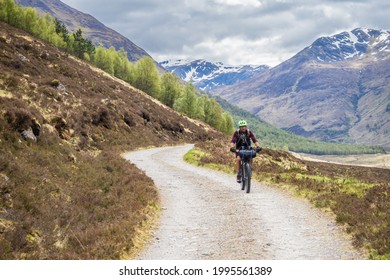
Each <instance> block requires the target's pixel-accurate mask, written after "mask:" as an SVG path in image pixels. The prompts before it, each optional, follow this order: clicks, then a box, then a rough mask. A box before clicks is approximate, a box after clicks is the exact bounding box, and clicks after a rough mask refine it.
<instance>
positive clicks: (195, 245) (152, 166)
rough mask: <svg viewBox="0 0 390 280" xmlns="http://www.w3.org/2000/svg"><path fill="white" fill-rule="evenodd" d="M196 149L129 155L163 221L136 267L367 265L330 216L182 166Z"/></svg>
mask: <svg viewBox="0 0 390 280" xmlns="http://www.w3.org/2000/svg"><path fill="white" fill-rule="evenodd" d="M192 147H193V145H185V146H179V147H164V148H155V149H149V150H142V151H136V152H131V153H127V154H126V155H125V158H126V159H127V160H129V161H131V162H132V163H134V164H135V165H137V166H138V167H139V168H140V169H142V170H144V171H145V173H146V174H147V176H149V177H151V178H152V179H153V180H154V182H155V184H156V185H157V187H158V189H159V191H160V194H161V200H162V209H163V213H162V216H161V219H160V221H159V227H158V229H157V230H156V231H155V233H154V240H153V241H152V243H151V244H150V246H148V247H147V248H146V249H145V251H144V252H143V253H142V254H141V255H139V259H155V260H158V259H166V260H173V259H175V260H190V259H203V260H207V259H224V260H227V259H276V260H292V259H332V260H337V259H364V256H363V255H361V254H360V253H359V252H357V251H355V250H354V249H353V247H352V245H351V242H350V240H349V238H348V237H347V236H346V235H345V234H344V233H343V232H342V230H340V229H339V228H338V227H337V226H336V224H335V222H334V221H333V220H332V218H331V217H330V216H328V215H327V214H325V213H323V212H322V211H320V210H318V209H315V208H313V207H312V206H311V205H310V204H309V203H308V202H306V201H304V200H302V199H299V198H296V197H294V196H292V195H290V194H287V193H285V192H283V191H281V190H279V189H277V188H273V187H270V186H267V185H264V184H261V183H257V182H253V186H252V189H251V193H250V194H246V193H245V192H243V191H241V188H240V186H239V184H237V183H236V182H235V177H234V176H232V175H227V174H225V173H222V172H218V171H213V170H209V169H206V168H200V167H195V166H192V165H189V164H187V163H185V162H184V161H183V159H182V158H183V155H184V154H185V153H186V152H187V151H188V150H189V149H191V148H192Z"/></svg>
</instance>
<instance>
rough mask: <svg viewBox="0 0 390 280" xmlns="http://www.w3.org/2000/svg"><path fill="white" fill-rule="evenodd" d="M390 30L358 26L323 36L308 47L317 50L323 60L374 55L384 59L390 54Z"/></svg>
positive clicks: (376, 57) (319, 59)
mask: <svg viewBox="0 0 390 280" xmlns="http://www.w3.org/2000/svg"><path fill="white" fill-rule="evenodd" d="M389 42H390V32H389V31H386V30H376V29H369V28H356V29H354V30H352V31H345V32H341V33H339V34H336V35H333V36H329V37H321V38H319V39H317V40H316V41H315V42H314V43H313V44H312V45H311V46H310V48H308V49H311V51H312V52H315V53H316V54H315V55H316V59H317V60H318V61H321V62H334V61H341V60H345V59H351V58H363V57H366V56H369V55H371V56H373V57H374V58H375V59H377V60H378V59H384V58H387V57H389V55H390V53H389V52H390V48H389Z"/></svg>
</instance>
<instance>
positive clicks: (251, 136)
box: [249, 131, 260, 147]
mask: <svg viewBox="0 0 390 280" xmlns="http://www.w3.org/2000/svg"><path fill="white" fill-rule="evenodd" d="M249 133H250V134H249V137H250V138H251V139H252V141H253V143H255V146H256V147H260V143H259V141H257V139H256V136H255V135H254V134H253V132H252V131H250V132H249Z"/></svg>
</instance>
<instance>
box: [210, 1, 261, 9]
mask: <svg viewBox="0 0 390 280" xmlns="http://www.w3.org/2000/svg"><path fill="white" fill-rule="evenodd" d="M214 2H215V3H217V4H222V5H228V6H252V7H260V6H261V4H262V3H261V2H260V1H258V0H214Z"/></svg>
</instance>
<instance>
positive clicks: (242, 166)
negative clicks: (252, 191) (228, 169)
mask: <svg viewBox="0 0 390 280" xmlns="http://www.w3.org/2000/svg"><path fill="white" fill-rule="evenodd" d="M245 173H246V172H245V168H244V163H242V164H241V190H245Z"/></svg>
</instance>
